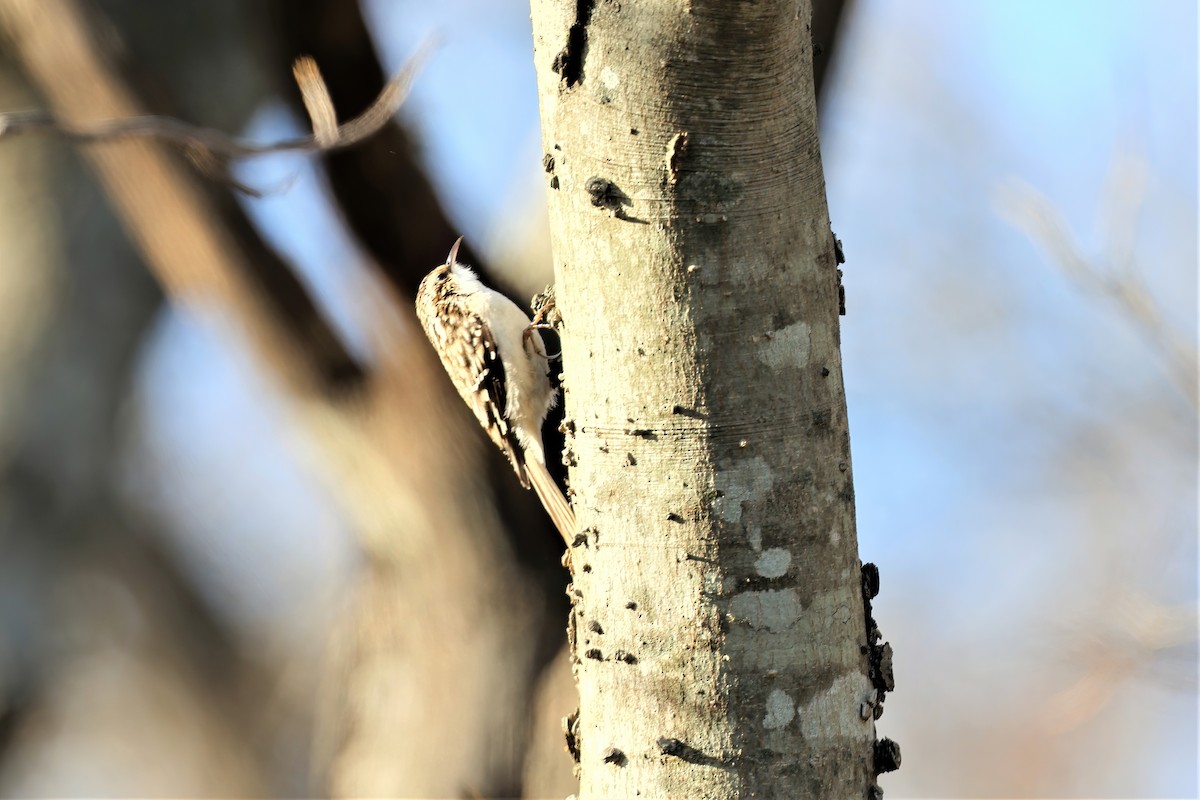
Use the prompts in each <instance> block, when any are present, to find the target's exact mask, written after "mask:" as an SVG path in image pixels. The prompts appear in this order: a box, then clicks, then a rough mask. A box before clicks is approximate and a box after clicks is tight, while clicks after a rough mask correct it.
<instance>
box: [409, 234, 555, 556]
mask: <svg viewBox="0 0 1200 800" xmlns="http://www.w3.org/2000/svg"><path fill="white" fill-rule="evenodd" d="M462 241H463V237H461V236H460V237H459V238H458V240H457V241H456V242H455V243H454V246H453V247H452V248H451V249H450V255H449V256H447V257H446V261H445V263H444V264H441V265H439V266H437V267H434V268H433V270H431V271H430V273H429V274H428V275H426V276H425V277H424V279H422V281H421V284H420V286H419V287H418V288H417V300H416V310H417V319H418V320H419V321H420V323H421V327H422V328H423V329H424V331H425V335H426V336H427V337H428V338H429V341H430V343H431V344H432V345H433V349H434V350H435V351H437V354H438V358H439V359H441V362H442V366H443V367H444V368H445V369H446V373H447V374H448V375H449V376H450V382H451V383H453V384H454V388H455V389H457V390H458V393H459V395H461V396H462V399H463V400H464V401H465V402H466V404H467V406H468V407H469V408H470V409H471V411H472V412H473V413H474V414H475V419H477V420H478V421H479V424H480V425H482V426H483V429H484V431H486V432H487V435H488V438H489V439H491V440H492V442H493V443H494V444H495V445H496V446H497V447H499V448H500V451H501V452H502V453H504V455H505V456H506V457H507V458H508V462H509V463H510V464H511V465H512V468H513V470H514V471H515V472H516V473H517V478H518V480H520V482H521V485H522V486H523V487H525V488H526V489H528V488H530V487H531V486H532V487H533V491H534V493H535V494H537V496H538V499H539V500H541V502H542V506H543V507H544V508H545V509H546V513H547V514H549V515H550V519H551V520H552V521H553V522H554V526H555V527H556V528H557V529H558V532H559V533H560V534H561V535H562V537H563V541H565V542H566V543H567V545H568V547H569V546H570V545H571V544H572V543H573V542H574V539H575V535H576V527H575V513H574V511H572V509H571V506H570V504H569V503H568V502H567V499H566V497H564V496H563V493H562V491H561V490H560V489H559V488H558V484H557V483H555V482H554V478H552V477H551V476H550V472H549V471H548V470H547V469H546V451H545V448H544V446H543V444H542V423H543V422H544V421H545V420H546V415H547V414H548V413H549V412H550V410H551V409H552V408H554V406H555V404H556V403H557V401H558V392H557V390H556V389H555V388H553V386H552V385H551V383H550V361H549V358H548V356H547V355H546V347H545V343H544V342H543V341H542V336H541V334H540V333H539V332H538V328H539V327H542V326H540V325H538V324H535V323H534V322H533V321H532V320H531V319H530V318H529V315H528V314H526V313H525V312H524V311H523V310H522V309H521V307H520V306H518V305H517V304H516V303H514V302H513V301H512V300H509V299H508V298H507V297H505V296H504V295H502V294H501V293H500V292H497V291H496V290H494V289H491V288H489V287H487V286H485V285H484V284H483V282H482V281H481V280H480V279H479V276H478V275H477V274H476V273H475V271H474V270H472V269H471V268H470V267H468V266H467V265H465V264H461V263H459V261H458V258H457V256H458V248H459V245H461V244H462Z"/></svg>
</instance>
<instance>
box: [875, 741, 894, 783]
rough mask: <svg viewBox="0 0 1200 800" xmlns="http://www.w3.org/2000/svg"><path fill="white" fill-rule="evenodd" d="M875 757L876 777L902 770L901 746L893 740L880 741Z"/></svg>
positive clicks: (876, 745) (876, 744) (876, 746)
mask: <svg viewBox="0 0 1200 800" xmlns="http://www.w3.org/2000/svg"><path fill="white" fill-rule="evenodd" d="M874 755H875V774H876V775H878V774H881V773H884V772H895V771H896V770H898V769H900V745H898V744H896V743H895V742H893V741H892V740H891V739H880V740H879V741H878V742H876V743H875V754H874Z"/></svg>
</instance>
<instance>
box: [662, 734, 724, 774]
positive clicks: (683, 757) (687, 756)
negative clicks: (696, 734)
mask: <svg viewBox="0 0 1200 800" xmlns="http://www.w3.org/2000/svg"><path fill="white" fill-rule="evenodd" d="M657 744H658V751H659V752H660V753H662V754H663V755H664V756H672V757H674V758H678V759H679V760H680V761H686V762H688V763H689V764H699V765H702V766H709V767H717V766H721V760H720V759H719V758H715V757H713V756H710V755H705V754H704V753H702V752H700V751H699V750H697V749H696V748H694V747H692V746H691V745H688V744H684V743H683V742H681V741H679V740H678V739H671V738H667V737H666V736H663V737H660V738H659V740H658V742H657Z"/></svg>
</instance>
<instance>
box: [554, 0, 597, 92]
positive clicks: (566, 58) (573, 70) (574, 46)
mask: <svg viewBox="0 0 1200 800" xmlns="http://www.w3.org/2000/svg"><path fill="white" fill-rule="evenodd" d="M595 8H596V0H576V2H575V21H574V22H572V23H571V28H570V30H568V31H567V46H566V47H564V48H563V49H562V52H560V53H559V54H558V55H557V56H555V57H554V64H553V65H552V66H551V69H553V70H554V71H555V72H556V73H557V74H558V75H559V76H560V77H561V78H562V81H563V83H565V84H566V85H567V88H568V89H574V88H575V87H576V86H578V85H579V84H581V83H583V60H584V58H585V57H586V56H587V37H588V25H589V24H591V21H592V11H594V10H595Z"/></svg>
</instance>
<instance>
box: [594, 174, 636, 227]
mask: <svg viewBox="0 0 1200 800" xmlns="http://www.w3.org/2000/svg"><path fill="white" fill-rule="evenodd" d="M583 190H584V191H585V192H587V193H588V197H590V198H591V199H592V205H594V206H595V207H596V208H603V209H604V210H606V211H608V212H609V213H611V214H612V215H613V216H614V217H616V218H617V219H622V220H625V221H626V222H642V223H645V220H642V219H637V218H636V217H631V216H629V214H628V212H626V211H625V207H626V206H632V205H633V200H631V199H630V197H629V195H627V194H625V193H624V192H623V191H621V189H620V187H619V186H617V185H616V184H615V183H613V182H612V181H610V180H608V179H607V178H601V177H599V176H597V175H593V176H592V177H590V178H588V179H587V181H586V182H585V183H584V184H583Z"/></svg>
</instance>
